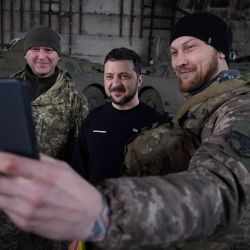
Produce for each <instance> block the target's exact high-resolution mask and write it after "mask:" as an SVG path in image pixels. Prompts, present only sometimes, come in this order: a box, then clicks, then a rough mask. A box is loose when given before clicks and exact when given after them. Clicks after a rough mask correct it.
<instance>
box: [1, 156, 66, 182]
mask: <svg viewBox="0 0 250 250" xmlns="http://www.w3.org/2000/svg"><path fill="white" fill-rule="evenodd" d="M66 166H67V164H66V163H64V162H62V161H58V160H54V159H52V158H50V157H48V156H44V155H43V156H42V160H41V161H38V160H35V159H31V158H27V157H23V156H18V155H15V154H10V153H3V152H0V173H2V174H6V175H12V176H20V177H25V178H27V179H29V178H30V179H34V178H39V179H41V178H45V179H46V178H47V177H50V175H51V179H53V177H54V175H55V174H56V170H57V169H58V168H59V167H61V168H65V167H66ZM68 168H69V167H68Z"/></svg>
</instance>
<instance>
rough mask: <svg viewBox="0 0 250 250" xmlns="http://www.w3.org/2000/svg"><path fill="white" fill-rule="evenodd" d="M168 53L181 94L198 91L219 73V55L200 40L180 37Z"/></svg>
mask: <svg viewBox="0 0 250 250" xmlns="http://www.w3.org/2000/svg"><path fill="white" fill-rule="evenodd" d="M170 53H171V63H172V67H173V69H174V71H175V73H176V76H177V78H178V79H179V80H180V91H182V92H187V93H189V92H192V91H194V90H196V89H199V88H200V87H201V86H202V85H203V84H205V83H206V82H207V81H209V80H210V79H212V78H213V77H214V76H216V75H217V74H218V73H219V67H218V60H219V55H220V53H219V52H218V51H217V50H215V49H214V48H213V47H212V46H210V45H208V44H206V43H205V42H203V41H202V40H200V39H197V38H194V37H190V36H181V37H179V38H177V39H175V40H174V41H173V42H172V44H171V46H170Z"/></svg>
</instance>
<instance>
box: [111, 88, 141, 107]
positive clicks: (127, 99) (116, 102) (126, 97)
mask: <svg viewBox="0 0 250 250" xmlns="http://www.w3.org/2000/svg"><path fill="white" fill-rule="evenodd" d="M136 93H137V89H135V90H134V92H132V93H131V94H130V95H127V96H124V97H123V98H122V99H121V100H120V101H116V100H114V99H113V97H112V96H109V98H110V99H111V101H112V102H113V103H115V104H117V105H124V104H126V103H128V102H130V101H131V100H132V99H133V98H134V97H135V95H136Z"/></svg>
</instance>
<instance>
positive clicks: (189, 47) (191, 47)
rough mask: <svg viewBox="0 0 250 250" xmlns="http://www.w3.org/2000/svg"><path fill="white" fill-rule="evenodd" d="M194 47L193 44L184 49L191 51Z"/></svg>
mask: <svg viewBox="0 0 250 250" xmlns="http://www.w3.org/2000/svg"><path fill="white" fill-rule="evenodd" d="M194 47H195V45H194V44H190V45H187V47H186V49H193V48H194Z"/></svg>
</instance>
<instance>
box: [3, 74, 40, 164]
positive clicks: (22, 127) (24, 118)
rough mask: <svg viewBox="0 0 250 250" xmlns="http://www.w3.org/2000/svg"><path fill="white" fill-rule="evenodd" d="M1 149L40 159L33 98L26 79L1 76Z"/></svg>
mask: <svg viewBox="0 0 250 250" xmlns="http://www.w3.org/2000/svg"><path fill="white" fill-rule="evenodd" d="M0 151H6V152H11V153H15V154H19V155H22V156H27V157H31V158H34V159H39V150H38V146H37V141H36V135H35V126H34V121H33V116H32V109H31V100H30V96H29V92H28V87H27V85H26V84H25V82H24V81H19V80H16V79H10V78H0Z"/></svg>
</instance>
